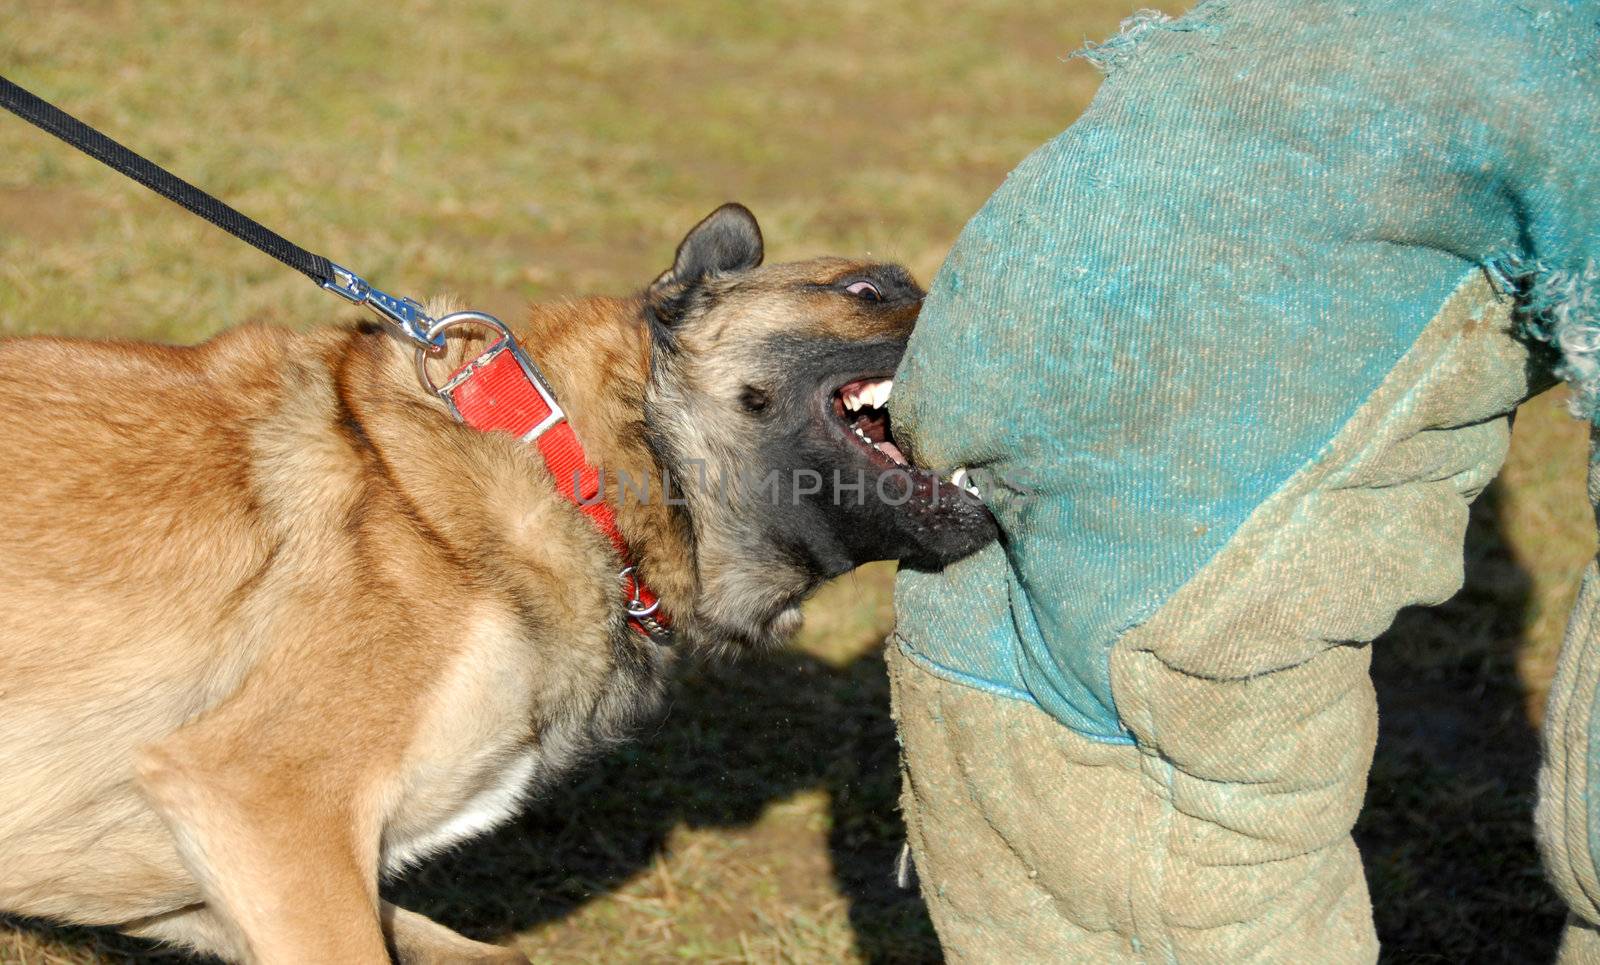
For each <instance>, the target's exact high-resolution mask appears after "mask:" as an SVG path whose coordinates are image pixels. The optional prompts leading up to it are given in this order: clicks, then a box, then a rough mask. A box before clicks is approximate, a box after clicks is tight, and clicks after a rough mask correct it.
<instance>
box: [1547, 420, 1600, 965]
mask: <svg viewBox="0 0 1600 965" xmlns="http://www.w3.org/2000/svg"><path fill="white" fill-rule="evenodd" d="M1589 500H1590V502H1591V503H1594V504H1595V505H1597V506H1600V429H1596V430H1592V431H1591V434H1590V452H1589ZM1597 702H1600V569H1597V567H1596V564H1595V563H1594V562H1593V561H1591V562H1590V564H1589V567H1588V569H1587V570H1586V571H1585V572H1584V574H1583V585H1582V588H1581V589H1580V590H1579V592H1578V600H1577V603H1576V604H1575V605H1574V606H1573V609H1572V620H1571V622H1570V623H1569V624H1568V626H1567V634H1566V638H1565V639H1564V640H1563V641H1562V645H1561V658H1560V662H1559V663H1558V665H1557V667H1556V677H1555V681H1554V683H1553V684H1552V685H1551V688H1550V703H1549V705H1548V706H1547V708H1546V711H1545V723H1544V735H1543V738H1544V754H1543V760H1542V763H1541V765H1540V769H1539V806H1538V810H1537V813H1536V814H1535V821H1534V823H1535V826H1536V830H1537V833H1538V838H1539V848H1540V851H1541V852H1542V853H1543V856H1544V863H1545V868H1546V869H1547V871H1548V872H1549V874H1550V880H1551V881H1552V882H1553V883H1554V884H1555V886H1556V890H1557V891H1559V892H1560V893H1561V896H1562V897H1563V898H1565V899H1566V902H1567V907H1568V909H1569V912H1570V914H1569V917H1568V924H1567V929H1566V932H1565V934H1564V935H1563V936H1562V941H1561V953H1560V955H1559V956H1558V959H1557V960H1558V961H1560V962H1562V963H1568V965H1580V963H1581V965H1600V875H1597V870H1596V868H1597V864H1600V862H1597V861H1596V858H1597V856H1600V838H1597V835H1600V821H1597V817H1600V810H1597V809H1600V793H1597V791H1600V788H1597V787H1596V782H1597V781H1600V764H1597V763H1596V762H1595V752H1596V750H1597V748H1600V742H1597V740H1596V738H1597V737H1600V735H1597V734H1596V732H1595V727H1596V724H1597V722H1600V717H1597V716H1596V714H1595V709H1596V706H1595V705H1596V703H1597Z"/></svg>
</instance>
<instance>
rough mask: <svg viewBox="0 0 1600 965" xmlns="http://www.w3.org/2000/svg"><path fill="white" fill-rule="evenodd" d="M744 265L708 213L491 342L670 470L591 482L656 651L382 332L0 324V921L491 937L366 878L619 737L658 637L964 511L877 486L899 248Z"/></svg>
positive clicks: (530, 491) (793, 622) (651, 695)
mask: <svg viewBox="0 0 1600 965" xmlns="http://www.w3.org/2000/svg"><path fill="white" fill-rule="evenodd" d="M761 261H762V243H761V236H760V232H759V229H758V228H757V226H756V223H755V220H754V218H752V217H751V216H750V214H749V212H748V211H746V210H745V209H744V208H742V207H739V206H737V205H727V206H724V207H723V208H720V209H718V210H717V211H716V212H714V213H713V214H712V215H711V216H710V217H708V218H707V219H706V220H705V221H703V222H701V223H700V224H699V225H698V226H697V227H696V228H695V229H694V230H693V231H692V232H691V233H690V234H689V235H688V236H687V237H686V238H685V239H684V241H683V243H682V245H681V246H680V247H679V249H678V254H677V259H676V262H675V264H674V265H673V267H672V268H671V269H670V270H669V271H668V272H666V273H665V274H663V275H662V276H661V277H660V278H659V279H657V280H656V282H655V283H654V284H652V285H651V286H650V288H649V289H648V290H647V291H646V292H645V293H644V294H643V295H641V296H639V297H636V298H631V299H606V298H595V299H588V300H583V301H576V302H570V303H566V304H560V305H553V306H544V307H538V308H536V309H534V310H533V311H532V312H531V314H530V317H529V319H528V321H527V323H526V324H525V325H524V326H522V327H521V328H520V329H519V330H518V332H517V334H518V337H519V340H520V341H521V342H522V344H523V345H525V346H526V347H527V348H528V350H529V352H530V354H532V355H533V356H534V357H535V358H536V359H537V361H538V362H539V364H540V365H541V367H542V368H543V370H544V372H545V374H546V376H547V377H548V378H549V380H550V382H551V384H552V385H553V387H554V389H555V391H556V393H557V396H558V398H559V399H560V400H561V402H562V403H563V405H564V406H565V408H566V410H567V412H568V415H569V421H570V424H571V425H572V427H573V429H574V430H575V432H576V434H577V436H578V437H579V438H580V439H581V440H582V442H583V445H584V446H585V448H586V449H587V451H588V454H589V458H590V461H591V462H592V463H593V464H595V465H597V466H599V467H602V468H604V469H605V470H607V472H608V473H610V474H612V476H613V480H614V479H615V478H616V476H617V474H618V473H619V472H620V471H626V472H628V473H629V474H630V475H631V476H632V477H633V478H634V479H643V478H645V477H649V478H651V479H654V480H658V481H659V480H660V479H661V478H662V475H663V473H664V472H665V473H667V474H668V475H669V476H670V477H671V485H672V487H674V488H672V489H669V490H668V494H671V495H673V496H675V497H677V498H673V499H670V500H667V499H663V498H660V496H659V495H658V496H657V497H656V498H651V499H631V500H630V499H627V498H623V494H622V493H620V492H619V491H618V489H617V487H616V486H615V485H609V486H608V487H607V491H606V498H607V499H608V500H610V501H611V502H612V504H613V506H614V508H615V511H616V513H617V515H618V520H619V525H620V529H621V532H622V535H623V537H624V538H625V539H626V542H627V545H628V547H629V549H630V550H631V552H632V555H633V559H634V561H635V562H636V563H637V564H638V567H639V572H641V573H642V574H643V575H644V577H645V579H646V580H647V581H648V583H649V584H650V586H651V587H652V588H653V589H654V590H655V592H656V593H658V594H659V595H660V598H661V601H662V604H663V608H664V611H665V612H666V613H667V614H670V617H671V619H672V621H673V626H674V633H675V640H676V642H674V643H673V644H671V645H670V646H669V645H666V644H663V643H662V642H660V641H657V640H653V639H651V638H648V637H646V636H642V635H640V634H637V633H634V632H631V631H630V630H629V629H628V627H627V625H626V623H625V620H624V613H623V604H624V597H623V595H622V594H621V593H620V592H619V584H618V569H619V559H618V555H617V552H616V550H615V549H614V548H613V546H612V544H611V543H610V542H609V541H608V540H607V539H606V537H605V536H603V535H601V533H600V532H599V531H598V530H597V529H596V528H595V527H594V526H593V525H591V524H590V521H589V520H588V519H587V518H586V517H585V516H584V515H583V514H582V513H580V512H579V511H578V509H577V508H576V507H575V506H574V505H573V504H572V503H571V502H570V501H569V500H568V499H566V498H564V497H563V495H562V494H561V493H560V492H559V491H558V487H559V486H561V485H564V484H570V482H563V481H562V480H557V479H552V478H551V475H550V473H549V472H548V470H547V469H546V466H545V464H544V462H543V461H542V460H541V459H540V457H539V454H538V452H537V451H535V449H534V447H532V446H530V445H528V444H526V443H524V442H522V441H520V440H519V439H517V438H515V437H514V436H512V435H509V434H505V433H483V432H478V431H476V430H473V429H470V428H468V427H466V426H464V425H462V424H460V423H458V422H456V421H455V420H454V419H452V417H451V416H450V414H449V413H448V412H447V410H446V408H445V406H444V405H443V403H442V402H440V400H438V399H437V398H432V397H429V396H428V395H426V394H424V393H423V392H422V391H421V389H420V388H419V387H418V385H417V380H416V377H415V374H414V371H413V368H412V359H411V353H410V350H409V348H407V347H406V346H405V345H403V344H402V343H401V342H400V340H399V339H397V338H396V337H394V336H393V335H391V334H389V333H388V332H387V331H385V330H380V329H378V328H376V327H372V326H330V327H326V328H322V329H317V330H313V331H310V332H307V333H304V334H299V333H294V332H289V331H285V330H279V329H270V328H245V329H241V330H238V331H234V332H230V333H228V334H225V335H222V336H219V337H218V338H216V339H213V340H212V341H209V342H207V343H205V344H203V345H200V346H196V347H193V348H166V347H158V346H152V345H135V344H114V343H90V342H74V341H67V340H59V339H24V340H15V341H10V342H6V343H3V345H0V367H3V370H4V376H5V377H4V378H3V379H0V421H3V437H4V439H5V440H6V442H7V447H8V453H7V458H6V463H5V468H6V478H5V481H6V498H5V499H3V500H0V587H3V592H0V910H4V911H9V912H13V913H20V914H25V915H37V916H44V917H50V918H58V919H65V920H68V921H74V922H86V923H100V924H114V925H116V926H118V927H120V928H122V929H124V930H126V931H128V932H131V933H133V934H138V935H146V936H153V937H157V938H160V939H165V940H168V941H172V942H178V943H182V944H186V945H189V946H191V947H194V948H198V949H203V950H205V951H209V952H212V953H215V954H218V955H222V956H224V957H227V958H233V959H249V960H255V961H263V962H284V963H306V962H381V961H385V960H387V957H388V954H389V952H391V951H392V952H393V953H394V954H395V955H397V957H399V958H400V959H401V960H403V961H446V960H482V961H499V960H513V961H515V960H521V956H520V955H519V954H517V953H516V952H514V951H512V950H509V949H504V948H498V947H495V946H490V945H482V944H479V943H476V942H471V941H468V940H467V939H465V938H462V937H461V936H459V935H456V934H455V933H454V932H451V931H449V930H448V929H446V928H444V927H443V926H440V925H437V924H435V923H433V922H431V921H429V920H428V919H426V918H422V917H420V916H418V915H414V914H412V913H409V912H406V911H404V910H402V909H397V908H394V907H392V906H388V905H384V904H382V903H380V901H379V899H378V894H377V885H378V879H379V876H380V875H381V874H384V873H391V872H394V871H397V870H399V869H401V868H403V867H405V866H406V865H407V864H409V863H411V862H414V861H417V860H419V859H421V858H423V857H425V856H426V855H428V854H429V853H430V852H433V851H436V850H437V849H440V848H442V847H445V846H447V845H450V844H451V843H453V842H456V841H460V840H462V839H464V838H466V837H468V836H471V835H475V834H478V833H480V832H482V831H484V830H485V829H487V828H489V827H490V826H492V825H494V824H495V823H496V822H499V821H501V820H503V819H505V818H506V817H507V816H509V815H510V814H512V813H513V811H514V809H515V807H516V805H517V803H518V801H519V800H520V799H521V798H522V797H523V796H524V795H525V794H526V793H527V792H528V791H529V789H530V788H535V787H537V786H538V785H539V784H541V783H544V782H549V781H550V780H552V779H553V778H555V777H556V776H557V775H558V774H559V773H560V772H561V771H562V770H563V769H564V768H565V767H567V766H569V765H570V764H571V763H572V762H573V761H574V760H575V759H576V758H577V757H579V756H580V755H581V754H582V753H584V752H585V751H586V750H589V749H592V748H594V747H596V746H598V745H601V744H603V743H604V742H605V741H608V740H612V739H616V738H617V737H619V736H620V735H621V734H622V732H623V730H624V728H625V727H626V725H627V724H628V723H629V722H631V721H633V720H635V719H636V718H638V717H639V716H640V715H641V714H642V713H645V712H648V711H649V710H650V709H651V708H652V707H653V705H654V704H655V702H656V699H657V697H658V695H659V694H660V692H661V689H662V678H663V674H664V671H665V669H666V667H667V665H668V664H669V663H670V662H671V659H672V655H673V653H674V651H675V650H676V649H678V648H681V647H683V646H685V645H697V644H698V645H716V644H719V643H723V642H728V641H732V642H735V643H742V644H763V643H766V642H769V641H776V640H781V639H782V638H784V637H786V636H787V635H789V634H790V633H792V632H793V631H794V629H796V627H797V626H798V623H799V611H798V604H799V603H800V601H801V600H802V599H803V598H804V597H805V596H806V595H807V594H809V593H810V592H811V591H812V590H814V589H815V588H816V587H817V585H818V584H819V583H820V582H821V581H822V580H824V579H826V578H828V577H831V576H835V575H837V574H839V573H842V572H844V571H845V570H847V569H849V568H850V567H852V566H855V565H857V564H859V563H862V562H865V561H868V560H872V559H884V558H893V559H908V560H915V561H919V562H922V563H926V564H931V565H939V564H942V563H943V562H946V561H949V560H953V559H956V558H958V557H960V556H962V555H965V554H966V553H969V552H971V551H973V550H974V549H976V548H978V547H979V546H981V545H983V544H984V543H985V542H987V541H988V540H990V539H992V538H993V536H994V533H995V530H994V527H993V522H992V520H991V519H990V518H989V517H988V515H987V514H986V513H985V512H984V510H983V509H982V507H981V506H979V505H978V504H977V503H975V502H974V501H972V500H969V499H966V498H963V497H962V494H961V492H960V491H959V490H958V489H956V488H955V487H952V486H950V485H948V484H946V483H941V482H938V481H937V480H934V481H931V482H930V481H929V479H928V478H927V477H921V476H919V477H916V479H915V480H914V483H913V484H910V485H902V487H901V488H900V489H897V488H896V487H895V486H888V487H885V486H883V485H881V483H882V481H883V480H884V479H885V478H886V477H887V475H889V474H894V473H899V474H901V475H905V470H904V469H902V468H901V461H902V458H903V457H902V456H901V454H900V453H899V451H898V449H896V448H895V446H894V445H893V442H892V440H891V439H890V437H889V436H888V419H887V415H886V413H885V412H884V411H883V408H882V404H883V401H884V398H885V397H886V396H887V394H888V386H887V385H885V384H883V380H887V379H888V378H889V376H890V374H891V373H892V372H893V370H894V368H895V365H896V364H897V362H898V361H899V358H900V355H901V353H902V351H903V349H904V345H905V340H906V337H907V335H908V334H909V332H910V330H911V327H912V324H913V321H914V320H915V317H916V314H917V310H918V307H919V305H920V302H921V298H922V292H921V291H920V290H919V289H918V288H917V287H916V285H915V283H914V282H912V281H911V279H910V277H909V276H908V275H907V274H906V273H905V272H904V271H903V270H902V269H900V268H898V267H895V266H892V265H881V264H869V263H862V262H854V261H845V260H839V259H820V260H816V261H810V262H804V263H798V264H789V265H776V266H768V267H760V265H761ZM484 344H485V343H484V342H483V341H482V340H481V339H480V340H477V341H474V340H472V339H457V340H453V343H452V347H451V349H450V350H449V355H450V359H449V360H448V361H449V362H450V363H451V364H460V363H461V362H462V361H464V360H465V359H468V358H471V357H473V356H475V355H476V354H477V353H478V352H479V351H481V350H482V349H483V347H484ZM436 367H437V369H438V370H439V372H441V373H442V372H444V371H446V370H447V366H446V365H445V364H444V363H437V364H436ZM752 470H759V472H755V473H752V472H751V471H752ZM835 471H838V472H839V473H840V474H841V475H842V476H843V478H844V480H845V482H846V488H845V490H844V491H843V492H842V494H841V492H840V490H838V489H836V488H834V487H833V486H831V485H824V486H822V487H820V488H814V487H813V486H811V485H809V483H810V482H811V475H812V474H813V473H814V474H816V476H817V477H819V478H820V479H821V480H824V481H827V482H829V483H832V482H834V481H835V477H834V475H833V474H834V473H835ZM802 477H803V478H802ZM752 478H757V479H759V480H760V481H761V482H762V483H763V484H762V485H755V486H751V485H745V484H740V482H738V481H739V480H744V481H746V482H747V481H748V480H750V479H752ZM908 478H909V477H908ZM729 479H733V480H735V482H734V483H733V484H731V485H730V484H729V483H728V480H729ZM863 480H864V482H865V485H864V486H861V485H859V484H860V483H861V482H862V481H863ZM852 484H856V488H852ZM658 485H659V484H658ZM658 492H659V490H658ZM885 493H887V494H889V495H890V496H893V497H895V498H892V499H891V498H885ZM902 493H904V494H905V495H906V496H907V497H908V498H906V499H901V498H899V497H900V495H901V494H902ZM386 945H387V950H386Z"/></svg>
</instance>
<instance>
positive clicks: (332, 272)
mask: <svg viewBox="0 0 1600 965" xmlns="http://www.w3.org/2000/svg"><path fill="white" fill-rule="evenodd" d="M0 107H4V108H5V109H6V110H8V111H10V112H11V113H13V114H15V115H17V116H18V117H20V118H22V119H23V120H25V121H27V122H29V123H30V124H33V125H34V126H36V127H38V128H39V129H40V130H43V131H45V132H47V133H50V134H54V135H55V136H56V137H59V138H61V140H63V141H66V142H67V143H68V144H70V145H72V146H73V147H75V148H77V149H78V150H80V151H82V152H83V153H85V154H87V155H89V156H90V157H92V158H94V159H95V160H96V161H99V162H100V163H101V164H104V165H105V166H107V167H109V168H111V170H113V171H116V172H118V173H119V174H125V175H127V176H128V177H130V178H132V179H133V180H135V181H138V182H139V183H140V184H142V185H144V186H145V187H147V188H149V189H150V190H152V191H154V192H156V193H157V194H159V195H161V196H162V197H164V198H166V199H168V200H169V201H175V202H177V203H178V204H181V205H183V206H184V207H185V208H187V209H189V210H190V211H192V212H194V213H195V214H197V215H199V216H200V217H202V218H204V219H206V220H207V221H209V222H211V223H212V224H214V225H216V226H217V227H219V228H221V229H222V230H223V231H226V232H227V233H228V234H230V235H233V236H234V237H235V238H238V239H239V240H240V241H243V242H245V243H247V244H251V245H254V246H255V247H256V248H259V249H260V250H262V251H264V252H266V253H267V254H269V255H271V256H272V257H274V258H276V259H278V260H279V261H281V262H283V263H284V264H285V265H288V266H289V267H290V268H293V269H294V270H295V271H298V272H300V273H301V274H303V275H306V276H307V277H309V278H310V279H311V280H312V281H314V282H316V283H317V284H318V285H321V286H322V287H323V288H326V289H328V290H329V291H331V292H334V293H336V294H339V295H342V296H344V297H345V298H347V299H349V300H350V301H352V302H355V303H356V304H358V305H366V306H368V307H370V308H371V309H372V310H373V311H375V312H377V313H378V314H379V315H381V316H383V317H384V318H385V319H387V320H389V321H390V322H393V323H394V324H395V325H397V326H399V328H400V330H401V332H402V333H403V334H404V335H405V336H406V337H407V338H409V339H411V340H412V341H414V342H420V343H422V344H423V345H426V346H432V347H437V346H439V345H442V344H444V341H443V339H444V336H443V333H439V334H438V335H436V336H435V337H433V338H430V337H429V335H428V330H429V328H430V327H431V326H432V324H433V319H431V318H429V317H428V315H427V314H426V313H425V312H423V310H422V306H421V305H419V304H418V303H417V302H415V301H413V300H411V299H409V298H396V297H395V296H393V295H390V294H388V293H386V292H382V291H379V290H378V289H376V288H373V287H372V286H371V285H369V284H368V283H367V282H366V280H365V279H363V278H362V277H361V276H360V275H357V274H356V273H355V272H353V271H350V270H349V269H348V268H345V267H343V266H341V265H337V264H334V263H333V262H331V261H329V260H328V259H326V258H324V257H323V256H321V255H319V254H316V253H315V252H311V251H307V250H306V249H304V248H302V247H300V246H299V245H297V244H295V243H294V242H292V241H290V240H288V239H287V238H285V237H283V236H282V235H280V234H278V233H277V232H276V231H273V230H271V229H270V228H267V227H266V226H264V225H262V224H261V223H260V222H258V221H256V220H255V219H253V218H247V217H245V216H244V215H243V214H240V213H239V212H238V211H237V210H235V209H234V208H232V207H231V206H229V205H226V204H224V203H222V202H221V201H218V200H217V199H216V198H214V197H212V196H211V195H209V194H207V193H206V192H204V191H202V190H200V189H199V188H197V187H195V186H194V185H192V184H190V183H189V182H188V181H185V180H183V179H182V178H180V177H178V176H177V175H175V174H173V173H172V172H171V171H168V170H167V169H166V168H163V167H161V166H160V165H159V164H155V163H153V162H152V161H150V160H148V159H147V158H144V157H142V156H140V155H138V154H135V153H134V152H132V151H130V150H128V149H127V148H125V147H123V146H122V145H121V144H118V143H117V142H116V141H113V140H112V139H111V138H109V137H106V136H105V135H104V134H101V133H100V132H99V131H97V130H95V129H94V128H92V127H90V126H89V125H87V124H85V123H84V122H82V121H80V120H78V119H77V118H76V117H73V116H72V115H71V114H68V113H67V112H66V111H63V110H61V109H60V108H58V107H56V106H54V105H53V104H50V103H48V102H46V101H44V100H42V99H40V98H39V97H36V96H35V95H33V94H30V93H29V92H28V91H25V90H23V89H22V88H21V87H18V86H17V85H16V84H13V83H12V82H11V81H9V80H6V79H5V78H4V77H0Z"/></svg>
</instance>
